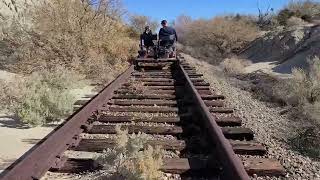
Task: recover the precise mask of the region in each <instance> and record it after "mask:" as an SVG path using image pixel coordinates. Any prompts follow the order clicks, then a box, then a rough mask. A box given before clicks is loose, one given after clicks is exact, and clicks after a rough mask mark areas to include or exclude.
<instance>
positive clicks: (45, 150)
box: [0, 66, 134, 180]
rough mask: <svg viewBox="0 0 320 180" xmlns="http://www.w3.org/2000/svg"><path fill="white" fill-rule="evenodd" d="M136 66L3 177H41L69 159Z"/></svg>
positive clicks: (13, 179) (14, 179)
mask: <svg viewBox="0 0 320 180" xmlns="http://www.w3.org/2000/svg"><path fill="white" fill-rule="evenodd" d="M133 70H134V67H133V66H130V67H129V68H128V69H127V70H126V71H125V72H124V73H122V74H121V75H120V76H119V77H118V78H116V79H115V80H114V81H112V82H111V83H110V84H109V85H108V86H106V88H104V89H103V90H102V91H101V92H100V93H99V94H98V95H97V96H96V97H94V98H93V99H92V100H91V101H90V102H89V103H88V104H87V105H86V106H84V107H83V108H81V109H80V110H78V111H77V112H75V113H74V114H73V115H72V116H71V117H70V118H68V119H67V120H66V122H65V123H64V124H62V125H61V126H60V127H58V128H57V129H56V130H55V131H54V132H53V133H51V134H49V135H48V136H47V137H46V138H45V141H43V142H42V143H39V145H38V146H36V147H35V148H33V149H31V150H29V151H28V152H26V153H25V154H24V155H23V156H22V157H21V158H20V159H18V160H17V161H16V162H15V163H14V164H12V165H11V166H10V167H8V168H7V169H6V170H5V172H3V173H2V174H1V176H0V178H1V179H3V180H18V179H19V180H29V179H30V180H31V179H33V180H34V179H40V178H41V176H42V175H43V174H44V173H46V172H47V171H48V170H49V169H50V168H51V167H56V166H59V165H60V164H62V163H63V162H64V161H65V159H64V157H62V153H63V152H64V151H66V150H67V149H68V148H69V147H72V146H74V145H76V144H77V143H78V141H79V138H78V137H77V136H78V134H80V133H81V132H83V130H84V128H85V127H86V126H89V124H88V122H87V121H88V119H89V118H90V117H91V116H92V115H93V113H94V111H96V110H97V108H98V109H99V108H101V106H102V105H103V104H104V103H105V102H106V101H107V100H108V99H110V98H112V95H113V92H114V91H115V90H116V89H117V88H118V87H120V86H121V84H123V83H124V82H125V81H126V80H127V79H128V78H129V77H130V75H131V73H132V72H133Z"/></svg>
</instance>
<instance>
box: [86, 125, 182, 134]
mask: <svg viewBox="0 0 320 180" xmlns="http://www.w3.org/2000/svg"><path fill="white" fill-rule="evenodd" d="M115 127H116V126H115V125H94V126H93V127H92V128H91V129H90V130H89V131H88V133H89V134H115V133H116V129H115ZM121 128H123V129H128V133H130V134H132V133H138V132H143V133H146V134H167V135H176V134H181V133H183V130H182V128H181V127H178V126H139V125H123V126H121Z"/></svg>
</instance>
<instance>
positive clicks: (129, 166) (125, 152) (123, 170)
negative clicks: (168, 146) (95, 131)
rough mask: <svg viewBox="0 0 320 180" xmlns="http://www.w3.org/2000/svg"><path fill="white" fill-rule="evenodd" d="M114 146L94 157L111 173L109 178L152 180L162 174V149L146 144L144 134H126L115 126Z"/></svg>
mask: <svg viewBox="0 0 320 180" xmlns="http://www.w3.org/2000/svg"><path fill="white" fill-rule="evenodd" d="M116 131H117V139H116V146H115V148H113V149H108V150H106V151H104V153H103V154H102V155H100V156H98V157H97V158H96V162H97V163H98V164H99V165H103V167H104V169H105V170H106V171H107V172H108V173H110V174H111V177H110V176H109V177H106V178H110V179H112V178H113V179H132V180H141V179H145V180H154V179H160V178H161V176H162V173H161V171H160V170H159V169H160V168H161V166H162V163H163V162H162V156H163V151H162V150H161V149H160V148H159V147H156V148H154V147H152V146H150V145H147V137H146V134H143V133H138V134H132V135H129V134H128V130H121V128H120V126H117V127H116Z"/></svg>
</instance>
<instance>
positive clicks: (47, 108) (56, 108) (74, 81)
mask: <svg viewBox="0 0 320 180" xmlns="http://www.w3.org/2000/svg"><path fill="white" fill-rule="evenodd" d="M58 69H59V71H53V72H50V71H47V70H44V71H40V72H34V73H32V74H31V75H30V76H28V77H26V78H24V79H21V80H19V79H18V80H16V81H14V82H0V84H1V85H3V86H1V88H0V89H1V90H0V91H1V96H0V99H1V101H2V102H3V103H5V107H3V108H6V109H8V110H9V111H11V112H15V113H16V115H17V117H18V118H19V119H20V120H21V122H22V123H25V124H27V125H29V126H37V125H43V124H46V123H50V122H53V121H59V120H61V119H62V118H64V117H65V116H66V115H68V114H70V113H71V112H72V110H73V103H74V102H75V100H76V99H75V96H74V95H73V94H71V93H70V90H72V89H74V88H81V87H83V86H84V85H86V81H84V80H83V76H80V75H77V74H76V72H73V71H71V70H66V69H63V68H62V67H59V68H58Z"/></svg>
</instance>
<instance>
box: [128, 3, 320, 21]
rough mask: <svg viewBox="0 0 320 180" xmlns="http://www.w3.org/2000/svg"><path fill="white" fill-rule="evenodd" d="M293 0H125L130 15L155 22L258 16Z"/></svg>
mask: <svg viewBox="0 0 320 180" xmlns="http://www.w3.org/2000/svg"><path fill="white" fill-rule="evenodd" d="M290 1H291V0H123V3H124V6H125V7H126V8H127V10H128V11H129V13H133V14H139V15H146V16H150V17H152V18H153V19H154V20H158V21H159V20H162V19H167V20H169V21H171V20H174V19H175V18H176V17H177V16H179V15H181V14H184V15H189V16H191V17H192V18H210V17H213V16H215V15H223V14H230V13H244V14H257V12H258V10H257V2H259V6H260V8H262V9H263V8H267V7H268V4H270V6H271V7H272V8H274V9H275V10H279V9H280V8H282V7H283V6H285V5H286V4H287V3H288V2H290ZM318 1H320V0H318Z"/></svg>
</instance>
